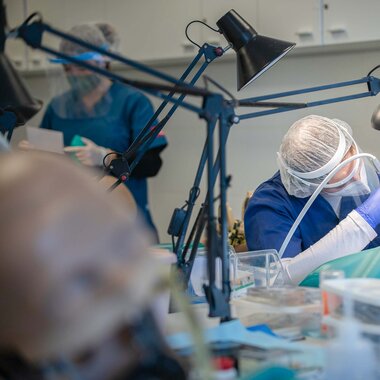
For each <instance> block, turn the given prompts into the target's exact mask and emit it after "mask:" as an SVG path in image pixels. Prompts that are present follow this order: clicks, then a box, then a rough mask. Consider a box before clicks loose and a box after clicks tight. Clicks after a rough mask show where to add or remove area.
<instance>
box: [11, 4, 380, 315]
mask: <svg viewBox="0 0 380 380" xmlns="http://www.w3.org/2000/svg"><path fill="white" fill-rule="evenodd" d="M33 17H34V15H32V16H31V17H29V18H28V19H27V20H26V21H25V22H24V24H23V25H21V26H20V27H19V28H18V29H17V30H16V33H17V35H18V37H20V38H22V39H23V40H24V41H25V42H26V43H27V44H28V45H30V46H32V47H33V48H37V49H40V50H43V51H45V52H47V53H49V54H52V55H53V56H56V57H59V58H64V59H66V60H68V61H70V62H72V63H75V64H77V65H79V66H83V67H85V68H87V69H89V70H92V71H94V72H96V73H99V74H101V75H105V76H107V77H108V78H110V79H113V80H117V81H120V82H122V83H125V84H128V85H132V86H134V87H137V88H139V89H141V90H143V91H145V92H147V93H148V94H151V95H154V96H157V97H160V98H162V99H163V100H164V102H163V103H162V105H161V106H160V107H159V109H158V110H157V112H156V114H155V115H154V117H152V120H151V123H148V125H147V127H146V130H145V131H144V132H142V133H141V134H140V135H139V137H138V138H137V139H136V140H135V142H134V143H133V144H132V147H131V148H130V150H128V151H127V152H125V153H123V154H121V155H120V157H119V158H118V159H116V160H113V161H112V162H111V164H110V169H112V170H115V172H116V174H117V175H118V177H119V181H118V183H120V182H121V181H124V180H126V179H127V178H128V176H129V175H130V172H131V170H133V168H134V166H136V164H137V162H136V160H134V161H133V162H132V164H131V165H130V166H129V165H128V162H127V159H128V158H130V157H132V153H133V154H135V153H136V152H137V149H139V148H140V149H141V151H139V153H138V155H137V157H136V159H138V158H139V156H141V155H142V153H141V152H143V151H144V149H147V146H148V145H149V143H150V141H152V140H153V139H154V138H155V136H156V135H157V134H158V133H159V131H160V130H161V129H162V128H163V126H164V124H165V123H166V122H167V121H168V119H169V118H170V117H171V115H172V114H173V113H174V111H175V109H176V108H177V107H178V106H180V107H182V108H185V109H188V110H190V111H192V112H195V113H197V114H198V115H199V116H200V117H201V118H203V119H205V120H206V122H207V139H206V144H205V147H204V150H203V153H202V156H201V160H200V163H199V168H198V170H197V174H196V178H195V181H194V185H193V187H192V190H191V191H190V197H189V202H188V203H187V205H188V209H187V212H186V213H185V214H184V215H180V216H179V217H178V215H177V214H178V213H177V212H175V213H174V216H173V218H172V220H173V219H174V223H172V224H171V228H172V229H173V230H175V231H174V232H176V233H177V232H178V236H179V238H178V240H177V244H176V248H177V251H176V253H177V256H178V263H179V267H180V268H181V270H182V272H183V273H184V274H185V278H188V276H189V274H190V271H191V268H192V264H193V261H194V259H195V252H196V248H197V243H199V239H200V235H201V231H202V230H203V227H204V225H205V220H206V219H205V215H207V227H208V230H207V232H208V234H207V251H208V275H209V284H208V285H207V286H205V293H206V297H207V300H208V303H209V305H210V313H209V315H210V316H212V317H221V318H222V320H228V319H230V317H231V313H230V307H229V299H230V292H231V288H230V282H229V278H230V277H229V257H228V244H227V222H226V221H227V218H226V190H227V186H228V177H227V175H226V154H225V145H226V141H227V137H228V132H229V129H230V127H231V126H232V125H233V124H236V123H238V122H239V120H243V119H248V118H254V117H259V116H264V115H270V114H273V113H278V112H286V111H290V110H295V109H299V108H300V107H302V108H303V107H313V106H318V105H323V104H329V103H333V102H341V101H346V100H350V99H356V98H362V97H366V96H374V95H376V94H377V93H378V92H379V89H380V81H379V80H378V79H377V78H374V77H371V76H367V77H364V78H362V79H359V80H355V81H349V82H341V83H337V84H332V85H326V86H320V87H312V88H306V89H302V90H297V91H290V92H283V93H278V94H272V95H266V96H262V97H255V98H248V99H243V100H237V99H231V100H226V99H224V97H223V96H222V95H220V94H218V93H212V92H210V91H208V90H205V89H200V88H197V87H195V86H194V83H195V81H196V80H197V79H198V78H199V76H200V74H201V72H202V71H204V69H205V68H206V67H207V65H208V63H210V62H211V61H212V60H213V59H215V58H216V57H218V56H220V55H222V52H223V51H224V49H221V48H215V47H209V45H204V46H203V47H201V49H200V52H199V53H198V55H197V57H196V58H195V59H194V61H193V62H192V63H191V64H190V66H189V68H188V69H186V71H185V73H184V74H183V75H182V77H181V78H180V80H177V79H175V78H173V77H171V76H169V75H167V74H164V73H161V72H159V71H156V70H154V69H151V68H149V67H147V66H145V65H142V64H141V63H138V62H135V61H132V60H130V59H127V58H125V57H122V56H120V55H117V54H115V53H111V52H107V51H105V50H103V49H101V48H98V47H96V46H93V45H91V44H88V43H86V42H84V41H81V40H79V39H77V38H75V37H73V36H70V35H68V34H66V33H63V32H61V31H59V30H57V29H54V28H52V27H50V26H49V25H46V24H44V23H42V21H41V20H38V21H36V22H33V23H30V21H31V19H32V18H33ZM217 25H218V26H219V28H220V31H221V32H222V33H223V34H224V36H225V37H226V39H227V41H228V42H229V43H230V44H231V45H232V47H233V48H234V50H235V51H236V52H237V56H238V80H239V83H238V89H240V88H243V87H244V86H245V85H247V84H248V83H250V82H251V81H252V80H254V79H255V78H257V77H258V76H259V75H260V74H261V73H263V72H264V71H265V70H266V69H268V68H270V67H271V66H272V65H273V64H274V63H276V62H277V61H278V60H279V59H280V58H281V57H282V56H284V55H285V54H286V53H287V52H288V51H289V50H290V49H291V48H292V47H293V46H294V44H291V43H287V42H283V41H278V40H273V39H269V38H267V37H262V36H259V35H257V33H256V32H255V30H254V29H253V28H252V27H251V26H250V25H249V24H247V23H246V22H245V21H244V20H243V19H242V18H241V17H240V16H239V15H238V14H237V13H236V12H235V11H233V10H232V11H230V12H228V13H227V14H226V15H225V16H223V17H222V18H221V19H220V20H219V21H218V23H217ZM43 32H48V33H51V34H53V35H55V36H58V37H61V38H63V39H67V40H69V41H72V42H74V43H77V44H79V45H81V46H84V47H86V48H88V49H90V50H92V51H97V52H99V53H101V54H103V55H105V56H108V57H110V58H112V59H114V60H116V61H119V62H122V63H124V64H127V65H129V66H132V67H134V68H136V69H137V70H139V71H143V72H145V73H147V74H150V75H152V76H154V77H155V78H158V79H161V80H164V81H165V82H166V83H165V84H160V83H149V82H144V81H136V80H131V79H127V78H124V77H122V76H120V75H118V74H115V73H112V72H109V71H106V70H104V69H101V68H99V67H95V66H92V65H91V64H89V63H86V62H85V61H77V60H76V59H75V58H73V57H70V56H66V55H65V54H62V53H60V52H59V51H57V50H54V49H51V48H49V47H48V46H45V45H44V44H43V43H42V34H43ZM208 54H210V55H208ZM202 56H204V57H205V59H206V62H205V63H204V64H203V65H202V66H201V68H200V69H199V72H198V73H196V74H195V75H194V77H193V78H192V80H191V81H190V82H189V83H187V82H185V81H184V80H185V79H186V78H187V76H188V75H189V73H190V71H191V70H192V68H193V67H194V66H195V64H196V62H198V60H199V59H200V58H201V57H202ZM167 83H169V85H168V84H167ZM364 83H366V84H367V86H368V91H366V92H362V93H358V94H354V95H349V96H342V97H339V98H328V99H325V100H321V101H315V102H311V103H272V102H267V101H268V100H272V99H277V98H282V97H286V96H291V95H297V94H304V93H309V92H315V91H321V90H328V89H332V88H338V87H346V86H352V85H357V84H364ZM219 88H221V87H220V86H219ZM163 92H169V94H168V95H165V94H164V93H163ZM177 93H178V94H181V95H180V96H179V97H178V98H176V97H175V96H174V95H175V94H177ZM185 95H193V96H201V97H203V99H204V101H203V106H202V108H199V107H197V106H194V105H192V104H190V103H188V102H185V101H184V97H185ZM168 103H173V106H172V108H171V109H170V111H169V112H168V113H167V114H166V116H165V117H164V118H163V119H162V121H161V122H159V123H158V124H157V126H156V127H155V128H153V129H152V130H150V129H151V126H152V125H153V122H154V121H155V119H156V118H157V116H158V113H159V112H161V111H162V110H163V109H164V108H165V106H166V105H167V104H168ZM246 106H249V107H252V106H260V107H270V108H272V109H270V110H265V111H259V112H254V113H248V114H243V115H240V116H238V115H236V114H235V109H236V107H246ZM218 122H219V152H218V154H217V155H216V158H215V157H214V156H215V155H214V146H213V145H214V144H213V141H214V131H215V127H216V125H217V123H218ZM149 130H150V131H149ZM148 131H149V132H148ZM206 162H207V169H208V177H207V188H208V191H207V196H206V202H205V207H204V208H203V210H202V211H201V212H200V215H199V216H198V218H197V221H196V224H195V225H194V227H193V229H192V231H191V233H190V237H189V239H188V241H187V243H186V245H185V249H183V242H184V237H185V234H186V230H187V227H188V224H189V220H190V215H191V211H192V208H193V204H194V202H195V200H196V198H197V197H198V190H197V189H199V184H200V180H201V177H202V173H203V169H204V167H205V165H206ZM218 175H219V179H220V183H219V191H220V195H219V198H220V207H221V236H220V238H219V237H218V235H217V231H216V217H215V212H214V203H215V197H214V187H215V183H216V179H217V177H218ZM178 220H179V223H176V221H177V222H178ZM193 238H194V243H195V244H193V247H192V251H191V254H190V255H186V253H187V251H186V249H188V248H189V247H190V243H189V242H190V241H191V239H193ZM184 253H185V254H184ZM188 256H189V257H188ZM217 258H220V259H221V262H222V289H219V288H218V287H217V286H216V284H215V267H216V259H217Z"/></svg>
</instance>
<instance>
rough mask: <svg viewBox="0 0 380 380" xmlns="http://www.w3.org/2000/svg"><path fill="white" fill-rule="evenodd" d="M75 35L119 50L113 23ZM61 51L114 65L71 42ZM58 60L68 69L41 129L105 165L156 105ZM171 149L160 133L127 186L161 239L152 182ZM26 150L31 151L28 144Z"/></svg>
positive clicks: (56, 76)
mask: <svg viewBox="0 0 380 380" xmlns="http://www.w3.org/2000/svg"><path fill="white" fill-rule="evenodd" d="M69 33H70V34H72V35H74V36H76V37H78V38H80V39H82V40H84V41H86V42H89V43H91V44H93V45H96V46H99V47H101V48H103V49H106V50H116V49H117V46H118V44H119V37H118V35H117V33H116V31H115V29H114V28H113V27H112V25H109V24H107V23H97V24H82V25H77V26H74V27H73V28H72V29H71V30H69ZM60 51H61V52H62V53H64V54H66V55H69V56H73V57H75V58H76V59H79V60H82V61H86V62H87V63H89V64H91V65H94V66H99V67H102V68H109V65H110V62H109V60H108V59H107V58H106V57H104V56H102V55H101V54H99V53H97V52H93V51H88V50H86V49H85V48H83V47H81V46H78V45H76V44H74V43H72V42H69V41H66V40H63V41H62V42H61V44H60ZM52 61H53V62H55V63H60V64H62V65H63V70H64V71H63V72H62V71H61V72H57V70H52V71H53V73H52V76H51V78H50V79H51V82H52V90H53V93H54V97H53V99H52V101H51V102H50V104H49V105H48V106H47V109H46V112H45V115H44V117H43V120H42V122H41V125H40V127H41V128H45V129H51V130H56V131H61V132H62V133H63V136H64V144H65V146H66V147H67V148H65V151H66V152H69V153H71V154H72V156H73V157H75V158H76V159H77V160H79V161H80V162H81V163H82V164H84V165H88V166H98V167H101V166H102V164H103V158H104V156H105V155H106V154H107V153H110V152H111V151H117V152H124V151H126V150H127V149H128V147H129V146H130V145H131V143H132V142H133V141H134V140H135V138H136V137H137V135H138V134H139V133H140V131H141V130H142V129H143V128H144V127H145V125H146V124H147V122H148V120H149V119H150V118H151V117H152V115H153V113H154V110H153V107H152V104H151V102H150V101H149V99H148V98H147V97H146V96H145V95H144V94H142V93H141V92H140V91H138V90H136V89H134V88H132V87H130V86H126V85H124V84H120V83H116V82H112V81H111V80H109V79H107V78H105V77H103V76H101V75H98V74H95V73H93V72H92V71H90V70H87V69H83V68H81V67H79V66H76V65H73V64H71V63H70V62H68V61H66V60H63V59H53V60H52ZM166 145H167V140H166V137H165V136H164V134H163V133H160V134H159V135H158V136H157V138H156V139H155V141H154V142H153V144H152V145H151V147H150V149H149V150H148V151H147V153H146V154H145V155H144V156H143V158H142V159H141V161H140V163H139V165H138V166H137V167H136V168H135V170H134V171H133V173H132V175H131V178H130V179H129V180H128V182H127V183H126V185H127V187H128V188H129V190H130V191H131V193H132V195H133V197H134V199H135V201H136V204H137V206H138V208H139V210H140V212H141V214H142V215H143V217H144V219H145V221H146V223H147V225H148V226H149V227H150V228H151V229H152V231H153V232H154V236H155V240H156V241H158V234H157V231H156V228H155V226H154V223H153V220H152V217H151V214H150V210H149V204H148V183H147V178H148V177H152V176H155V175H157V173H158V171H159V170H160V168H161V165H162V160H161V158H160V153H161V151H162V150H163V149H164V148H165V147H166ZM21 147H27V146H25V142H22V143H21ZM132 159H133V158H132Z"/></svg>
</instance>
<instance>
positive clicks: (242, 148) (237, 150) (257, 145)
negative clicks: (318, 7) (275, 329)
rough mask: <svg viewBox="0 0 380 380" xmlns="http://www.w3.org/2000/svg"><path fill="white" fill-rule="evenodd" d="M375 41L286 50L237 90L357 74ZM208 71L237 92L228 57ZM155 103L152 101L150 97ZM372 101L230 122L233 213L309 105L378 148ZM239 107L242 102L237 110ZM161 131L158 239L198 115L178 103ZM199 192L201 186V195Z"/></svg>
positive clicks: (188, 161)
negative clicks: (347, 48)
mask: <svg viewBox="0 0 380 380" xmlns="http://www.w3.org/2000/svg"><path fill="white" fill-rule="evenodd" d="M375 45H376V44H375ZM377 45H378V44H377ZM377 45H376V47H377V49H373V48H371V49H369V48H368V49H365V48H364V50H362V51H356V52H340V53H337V52H335V53H328V54H326V53H323V52H320V53H318V54H308V55H299V54H293V55H292V53H291V54H290V55H289V56H288V57H286V58H285V59H283V60H282V61H280V62H279V63H278V64H277V65H276V66H275V67H273V68H272V69H271V70H270V71H268V72H267V73H265V74H264V75H262V76H261V77H260V78H259V79H257V80H256V81H255V82H254V83H253V84H251V85H250V86H249V87H248V89H246V90H244V91H242V92H241V93H239V94H238V96H239V97H250V96H256V95H263V94H268V93H273V92H280V91H288V90H292V89H298V88H304V87H309V86H315V85H322V84H328V83H335V82H339V81H345V80H351V79H357V78H361V77H363V76H365V75H366V74H367V73H368V71H369V70H370V69H371V68H372V67H374V66H375V65H377V64H379V63H380V50H379V46H377ZM185 67H186V65H185V64H179V65H175V66H167V67H161V68H160V69H162V70H165V71H166V72H168V73H170V74H171V75H173V76H176V77H179V76H180V74H181V73H182V71H183V70H184V69H185ZM375 74H376V73H375ZM125 75H127V76H129V77H135V78H143V76H142V75H141V74H136V73H133V72H132V71H128V72H126V73H125ZM207 75H209V76H211V77H212V78H213V79H215V80H217V81H218V82H219V83H221V84H222V85H223V86H225V87H226V88H227V89H228V90H230V91H231V92H233V93H234V94H236V91H235V90H236V84H235V65H234V62H233V61H231V60H230V59H226V60H224V59H223V58H221V59H220V60H219V61H216V62H214V63H212V65H210V67H209V68H208V69H207ZM378 75H380V70H379V72H378ZM145 79H147V78H145ZM26 81H27V83H28V85H29V86H30V89H31V91H32V93H33V94H34V95H35V96H36V97H37V98H40V99H43V100H45V101H46V100H48V99H49V97H50V94H49V91H48V86H47V85H46V78H44V77H42V76H27V77H26ZM353 90H355V91H360V92H361V91H363V92H364V91H366V87H365V86H358V87H355V88H353ZM349 91H352V89H351V90H349V89H343V90H339V91H338V90H334V91H330V92H328V93H326V96H336V95H339V94H341V95H347V94H348V93H349ZM324 96H325V95H324V94H323V93H318V94H315V95H307V96H305V95H303V96H300V97H298V98H292V99H291V100H294V101H311V100H317V99H321V98H323V97H324ZM289 100H290V99H289ZM154 103H155V104H156V105H157V104H158V102H157V101H156V100H154ZM378 103H380V98H377V99H376V98H375V97H373V98H365V99H361V100H355V101H350V102H345V103H340V104H332V105H328V106H323V107H318V108H313V109H308V110H300V111H292V112H288V113H283V114H278V115H272V116H266V117H261V118H256V119H251V120H249V121H245V122H241V123H240V124H238V125H236V126H234V127H233V129H232V131H231V133H230V138H229V142H228V151H227V159H228V160H227V163H228V173H230V174H232V176H233V179H232V187H231V189H230V190H229V193H228V198H229V202H230V204H231V206H232V207H233V210H234V213H235V216H239V215H240V209H241V202H242V199H243V197H244V195H245V193H246V191H247V190H249V189H254V188H256V187H257V186H258V185H259V184H260V183H261V182H262V181H264V180H265V179H267V178H269V177H270V176H271V175H272V174H273V173H274V171H275V170H276V151H277V149H278V147H279V144H280V142H281V138H282V136H283V135H284V133H285V132H286V130H287V129H288V127H289V126H290V125H291V124H292V123H293V122H294V121H295V120H297V119H299V118H300V117H302V116H304V115H307V114H310V113H316V114H321V115H324V116H327V117H335V118H340V119H343V120H345V121H347V122H348V123H349V124H350V125H351V126H352V128H353V130H354V134H355V136H356V138H357V141H358V142H359V144H360V145H361V147H362V148H363V149H364V150H366V151H369V152H371V153H374V154H375V155H378V156H380V144H379V143H380V132H377V131H375V130H373V129H372V128H371V126H370V118H371V115H372V112H373V110H374V109H375V108H376V106H377V104H378ZM240 111H243V112H247V111H248V110H247V109H242V110H239V112H238V113H240ZM40 117H41V113H40V114H39V115H37V116H36V117H35V119H34V120H32V121H31V124H37V123H38V122H39V119H40ZM166 133H167V136H168V139H169V147H168V148H167V149H166V150H165V151H164V152H163V154H162V156H163V160H164V165H163V168H162V170H161V172H160V173H159V175H158V177H156V178H154V179H152V180H151V181H150V199H151V207H152V211H153V215H154V219H155V221H156V224H157V226H158V228H159V232H160V237H161V240H162V241H169V239H168V235H167V234H166V229H167V226H168V223H169V220H170V216H171V214H172V211H173V209H174V208H175V207H180V206H182V205H183V203H184V201H185V199H186V198H187V195H188V191H189V189H190V186H191V184H192V181H193V178H194V175H195V170H196V167H197V164H198V161H199V156H200V152H201V149H202V146H203V143H204V139H205V123H204V122H203V121H202V120H199V119H198V117H197V116H196V115H194V114H192V113H190V112H189V111H184V110H178V111H177V112H176V114H175V115H174V117H173V118H172V119H171V120H170V122H169V123H168V125H167V126H166ZM203 197H204V191H203V196H202V195H201V197H200V201H201V200H202V199H203Z"/></svg>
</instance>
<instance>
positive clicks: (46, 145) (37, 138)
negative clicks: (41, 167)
mask: <svg viewBox="0 0 380 380" xmlns="http://www.w3.org/2000/svg"><path fill="white" fill-rule="evenodd" d="M26 138H27V140H28V141H29V142H30V143H31V144H32V145H33V146H34V147H35V148H36V149H39V150H45V151H47V152H53V153H61V154H63V134H62V132H59V131H51V130H49V129H43V128H35V127H26Z"/></svg>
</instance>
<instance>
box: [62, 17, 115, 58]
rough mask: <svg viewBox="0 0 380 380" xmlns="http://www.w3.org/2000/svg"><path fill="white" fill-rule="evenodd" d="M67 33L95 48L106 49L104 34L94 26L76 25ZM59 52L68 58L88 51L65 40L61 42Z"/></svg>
mask: <svg viewBox="0 0 380 380" xmlns="http://www.w3.org/2000/svg"><path fill="white" fill-rule="evenodd" d="M68 33H69V34H72V35H74V36H75V37H77V38H79V39H81V40H83V41H85V42H88V43H90V44H92V45H95V46H97V47H101V48H103V49H106V50H107V48H108V44H107V40H106V38H105V36H104V34H103V33H102V31H101V30H100V29H99V28H98V27H97V26H96V25H95V24H94V25H91V24H82V25H76V26H74V27H72V28H71V29H70V30H69V32H68ZM59 50H60V52H62V53H65V54H67V55H70V56H77V55H79V54H82V53H86V52H88V51H89V49H87V48H85V47H83V46H80V45H78V44H75V43H73V42H71V41H68V40H65V39H63V40H62V41H61V43H60V45H59Z"/></svg>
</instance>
